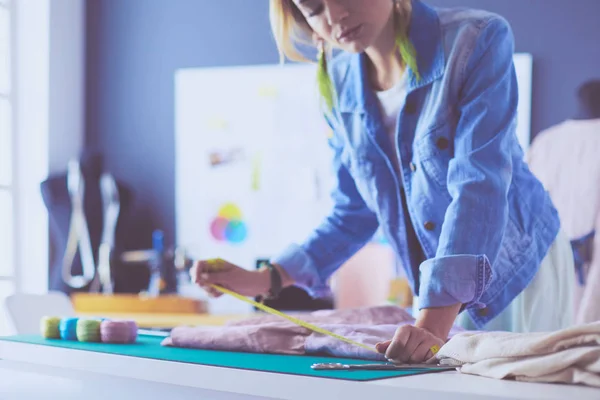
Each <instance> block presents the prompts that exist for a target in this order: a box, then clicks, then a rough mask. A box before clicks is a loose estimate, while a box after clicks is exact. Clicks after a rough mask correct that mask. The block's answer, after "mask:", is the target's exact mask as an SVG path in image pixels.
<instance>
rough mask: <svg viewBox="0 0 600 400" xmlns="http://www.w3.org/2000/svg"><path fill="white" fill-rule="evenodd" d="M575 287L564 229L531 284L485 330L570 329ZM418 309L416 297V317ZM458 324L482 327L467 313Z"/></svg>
mask: <svg viewBox="0 0 600 400" xmlns="http://www.w3.org/2000/svg"><path fill="white" fill-rule="evenodd" d="M574 287H575V273H574V267H573V252H572V250H571V244H570V243H569V240H568V239H567V238H566V236H565V234H564V233H563V232H562V231H560V232H559V234H558V235H557V237H556V239H555V240H554V243H553V244H552V246H551V247H550V249H549V250H548V254H546V257H544V259H543V260H542V263H541V264H540V268H539V270H538V272H537V273H536V274H535V276H534V277H533V280H532V281H531V283H530V284H529V286H527V287H526V288H525V290H523V291H522V292H521V293H520V294H519V295H518V296H517V297H515V299H514V300H513V301H512V302H511V303H510V304H509V305H508V307H507V308H506V309H505V310H504V311H502V312H501V313H500V314H498V316H496V318H494V319H492V320H491V321H490V322H488V324H487V325H486V326H485V327H484V328H483V329H481V330H485V331H508V332H522V333H524V332H546V331H557V330H560V329H565V328H568V327H570V326H571V325H572V324H573V321H574V315H573V314H574V313H573V292H574ZM418 312H419V299H418V298H417V297H415V298H414V299H413V315H415V318H416V317H417V316H418ZM456 325H457V326H460V327H462V328H464V329H467V330H471V331H473V330H478V329H477V327H476V326H475V325H474V324H473V322H472V321H471V319H470V317H469V315H468V314H467V313H466V312H463V313H461V314H460V315H459V316H458V318H457V319H456Z"/></svg>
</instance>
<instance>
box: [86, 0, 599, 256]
mask: <svg viewBox="0 0 600 400" xmlns="http://www.w3.org/2000/svg"><path fill="white" fill-rule="evenodd" d="M428 2H429V4H432V5H438V6H471V7H478V8H484V9H488V10H490V11H494V12H498V13H500V14H502V15H503V16H504V17H506V18H507V19H508V20H509V22H510V23H511V24H512V26H513V30H514V33H515V36H516V50H517V51H518V52H530V53H533V57H534V63H535V65H534V80H533V85H534V88H533V91H534V93H533V108H532V132H533V134H535V133H537V132H539V131H540V130H541V129H544V128H546V127H548V126H550V125H552V124H555V123H557V122H560V121H561V120H564V119H565V118H569V117H571V116H573V115H574V114H575V113H576V105H575V103H574V98H573V91H574V89H575V87H576V86H578V85H579V84H580V83H581V82H582V81H584V80H585V79H587V78H590V77H593V76H596V77H597V76H600V46H598V45H597V44H596V43H595V42H596V41H597V39H598V38H600V24H598V15H600V1H598V0H577V1H573V2H570V3H567V2H565V1H564V0H429V1H428ZM567 4H568V5H567ZM86 44H87V70H86V72H87V85H86V89H87V92H86V111H87V113H86V130H87V131H86V134H87V142H86V143H87V145H88V146H89V147H93V148H96V149H98V150H100V151H102V152H104V154H105V156H106V162H107V164H108V167H109V168H110V169H111V170H112V171H114V172H115V174H116V175H117V177H118V178H120V179H121V180H123V181H124V182H125V183H127V184H129V185H131V186H132V188H133V189H134V191H135V193H136V199H135V201H136V206H135V211H134V215H133V221H134V223H135V225H136V226H135V229H134V230H133V231H132V232H131V233H132V234H131V235H129V237H130V238H131V243H129V245H130V246H133V247H136V246H149V245H150V243H151V239H150V232H151V229H153V228H161V229H164V230H165V233H166V236H165V237H166V240H167V244H170V243H172V242H173V240H174V230H175V229H174V221H175V210H174V156H175V155H174V139H173V137H174V135H173V125H174V111H173V108H174V104H173V73H174V71H175V69H177V68H180V67H206V66H229V65H244V64H263V63H275V62H277V54H276V51H275V47H274V42H273V40H272V38H271V34H270V31H269V24H268V2H267V1H266V0H261V1H256V0H252V1H249V0H219V1H214V0H170V1H169V2H165V1H163V0H126V1H123V0H88V1H87V39H86Z"/></svg>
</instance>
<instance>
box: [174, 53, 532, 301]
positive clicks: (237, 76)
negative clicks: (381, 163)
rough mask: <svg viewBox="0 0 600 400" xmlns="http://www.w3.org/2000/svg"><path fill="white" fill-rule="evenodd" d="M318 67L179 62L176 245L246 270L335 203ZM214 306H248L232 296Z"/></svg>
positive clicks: (526, 82) (521, 134)
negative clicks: (213, 65)
mask: <svg viewBox="0 0 600 400" xmlns="http://www.w3.org/2000/svg"><path fill="white" fill-rule="evenodd" d="M515 66H516V69H517V76H518V79H519V97H520V102H519V112H518V118H519V120H518V129H517V135H518V138H519V141H520V143H521V145H522V146H524V148H526V146H528V144H529V137H530V129H529V125H530V109H531V108H530V107H531V105H530V101H531V57H530V56H529V55H520V54H519V55H516V56H515ZM315 74H316V70H315V66H314V65H309V64H301V65H300V64H294V65H285V66H280V65H259V66H240V67H226V68H202V69H182V70H178V71H177V72H176V75H175V151H176V153H175V164H176V165H175V173H176V175H175V191H176V193H175V199H176V200H175V203H176V205H175V207H176V209H175V212H176V237H177V245H178V246H182V247H184V248H186V249H187V251H188V252H189V254H190V255H191V256H192V257H194V258H197V259H207V258H216V257H221V258H224V259H226V260H228V261H230V262H233V263H235V264H237V265H240V266H242V267H244V268H247V269H254V268H255V261H256V259H258V258H268V257H271V256H273V255H275V254H278V253H279V252H280V251H281V250H282V249H284V248H285V247H286V246H287V245H289V244H290V243H301V242H302V241H304V239H305V238H306V237H307V236H308V235H309V234H310V233H311V232H312V231H313V230H314V229H315V228H316V227H317V226H318V224H319V223H320V222H321V221H322V220H323V218H324V217H325V216H326V215H327V214H328V212H329V210H330V208H331V205H332V204H331V199H330V197H329V193H330V191H331V187H332V183H333V181H332V174H331V166H330V164H331V156H332V154H331V152H330V149H329V148H328V145H327V136H328V135H329V134H330V133H331V132H330V128H329V127H328V126H327V124H326V123H325V121H324V119H323V117H322V113H321V111H320V109H319V97H318V95H317V89H316V81H315ZM210 307H211V312H213V313H220V312H223V313H236V312H244V311H247V310H248V306H247V305H245V304H243V303H241V302H239V301H237V300H235V299H230V298H229V296H223V297H222V298H220V299H218V300H211V301H210Z"/></svg>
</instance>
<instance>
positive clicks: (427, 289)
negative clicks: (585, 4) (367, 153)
mask: <svg viewBox="0 0 600 400" xmlns="http://www.w3.org/2000/svg"><path fill="white" fill-rule="evenodd" d="M513 43H514V39H513V36H512V32H511V30H510V27H509V25H508V23H507V22H506V21H505V20H503V19H502V18H500V17H493V18H492V19H490V20H488V21H487V22H486V23H485V24H484V25H483V26H482V28H481V30H480V33H479V37H478V39H477V42H476V44H475V46H474V48H473V51H472V52H471V55H470V57H469V60H468V62H467V63H466V66H465V68H464V76H463V80H462V82H463V83H464V84H463V86H462V90H461V92H460V99H459V105H458V111H459V113H460V118H459V121H458V125H457V128H456V133H455V135H456V136H455V139H454V146H455V147H454V148H455V150H454V157H453V158H452V160H451V161H450V163H449V167H448V176H447V186H448V191H449V193H450V195H451V197H452V201H451V203H450V205H449V207H448V209H447V211H446V214H445V217H444V223H443V225H442V228H441V233H440V238H439V244H438V248H437V252H436V256H435V257H434V258H432V259H429V260H427V261H425V262H424V263H422V264H421V265H420V278H421V279H420V286H419V303H420V308H432V307H442V306H449V305H454V304H457V303H461V304H463V305H464V306H465V307H466V308H470V307H477V308H480V307H484V306H485V305H484V304H481V302H480V298H481V296H482V294H483V293H484V292H485V290H486V288H487V286H488V285H489V282H490V280H491V279H492V276H493V272H494V271H493V265H494V261H495V259H496V257H497V255H498V253H499V251H500V246H501V242H502V238H503V235H504V231H505V229H506V225H507V221H508V200H507V196H508V189H509V186H510V182H511V179H512V152H511V146H512V145H513V140H514V135H515V125H516V113H517V103H518V87H517V80H516V73H515V69H514V65H513V51H514V44H513Z"/></svg>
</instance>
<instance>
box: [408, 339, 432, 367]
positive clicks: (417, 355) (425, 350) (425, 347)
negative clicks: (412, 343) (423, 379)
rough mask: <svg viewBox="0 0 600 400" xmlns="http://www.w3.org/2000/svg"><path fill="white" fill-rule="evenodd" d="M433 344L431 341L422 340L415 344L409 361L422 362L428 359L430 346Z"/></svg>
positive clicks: (430, 354)
mask: <svg viewBox="0 0 600 400" xmlns="http://www.w3.org/2000/svg"><path fill="white" fill-rule="evenodd" d="M433 345H434V343H433V342H431V341H428V340H426V341H423V342H421V343H420V344H419V346H417V348H416V349H415V350H414V351H413V353H412V354H411V356H410V359H409V361H410V362H412V363H422V362H425V361H426V360H427V359H429V358H430V357H431V356H433V354H432V353H431V347H432V346H433Z"/></svg>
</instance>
